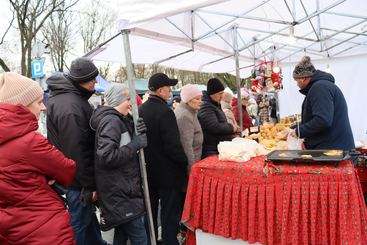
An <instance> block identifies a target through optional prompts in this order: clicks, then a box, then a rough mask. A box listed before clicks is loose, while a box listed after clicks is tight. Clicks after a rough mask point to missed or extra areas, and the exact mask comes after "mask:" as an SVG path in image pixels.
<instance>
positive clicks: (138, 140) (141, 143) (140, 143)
mask: <svg viewBox="0 0 367 245" xmlns="http://www.w3.org/2000/svg"><path fill="white" fill-rule="evenodd" d="M131 144H133V145H134V146H135V148H136V150H139V149H141V148H145V147H147V145H148V139H147V135H146V134H139V135H134V136H133V139H132V140H131Z"/></svg>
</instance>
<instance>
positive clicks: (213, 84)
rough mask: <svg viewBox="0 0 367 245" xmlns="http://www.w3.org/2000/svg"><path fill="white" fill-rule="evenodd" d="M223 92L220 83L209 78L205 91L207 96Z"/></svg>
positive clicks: (216, 79) (215, 79)
mask: <svg viewBox="0 0 367 245" xmlns="http://www.w3.org/2000/svg"><path fill="white" fill-rule="evenodd" d="M223 90H224V86H223V84H222V82H221V81H220V80H219V79H218V78H211V79H209V81H208V84H207V87H206V91H207V92H208V94H209V95H212V94H216V93H218V92H221V91H223Z"/></svg>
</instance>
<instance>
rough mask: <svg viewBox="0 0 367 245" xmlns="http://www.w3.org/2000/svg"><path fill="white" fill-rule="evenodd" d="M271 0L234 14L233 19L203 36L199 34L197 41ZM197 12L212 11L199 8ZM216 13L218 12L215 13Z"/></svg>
mask: <svg viewBox="0 0 367 245" xmlns="http://www.w3.org/2000/svg"><path fill="white" fill-rule="evenodd" d="M269 1H270V0H265V1H262V2H261V3H259V4H257V5H256V6H254V7H253V8H251V9H249V10H247V11H245V12H243V13H241V14H240V15H238V16H233V17H234V18H233V19H230V20H229V21H226V22H225V23H223V24H221V25H220V26H218V27H216V28H214V29H213V30H212V31H209V32H207V33H205V34H203V35H201V36H199V37H198V38H197V39H196V40H195V41H198V40H200V39H202V38H204V37H206V36H207V35H209V34H211V33H213V32H214V33H215V32H216V31H217V30H219V29H220V28H222V27H223V26H226V25H228V24H229V23H231V22H233V21H235V20H236V19H238V18H239V17H240V16H244V15H247V14H248V13H250V12H252V11H253V10H255V9H257V8H259V7H261V6H262V5H264V4H266V3H267V2H269ZM196 12H204V13H210V12H206V11H203V10H200V9H199V10H197V11H196ZM215 14H216V13H215Z"/></svg>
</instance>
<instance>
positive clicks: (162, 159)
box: [139, 95, 187, 190]
mask: <svg viewBox="0 0 367 245" xmlns="http://www.w3.org/2000/svg"><path fill="white" fill-rule="evenodd" d="M139 114H140V116H141V117H142V118H143V119H144V122H145V124H146V126H147V137H148V147H147V148H145V149H144V154H145V160H146V162H147V174H148V181H149V185H150V186H151V187H153V188H162V189H175V190H182V189H183V188H184V185H185V184H186V182H187V170H186V169H187V157H186V155H185V152H184V150H183V147H182V145H181V141H180V134H179V131H178V127H177V121H176V117H175V114H174V112H173V111H172V110H171V109H170V108H169V107H168V105H167V103H166V101H164V100H163V99H161V98H160V97H158V96H154V95H150V97H149V99H148V100H147V101H146V102H145V103H143V104H142V105H141V106H140V108H139Z"/></svg>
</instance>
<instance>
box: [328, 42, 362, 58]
mask: <svg viewBox="0 0 367 245" xmlns="http://www.w3.org/2000/svg"><path fill="white" fill-rule="evenodd" d="M360 45H367V42H364V43H361V44H356V45H353V46H351V47H349V48H346V49H343V50H341V51H339V52H337V53H335V54H334V56H337V55H339V54H342V53H344V52H346V51H348V50H351V49H353V48H356V47H358V46H360Z"/></svg>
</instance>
